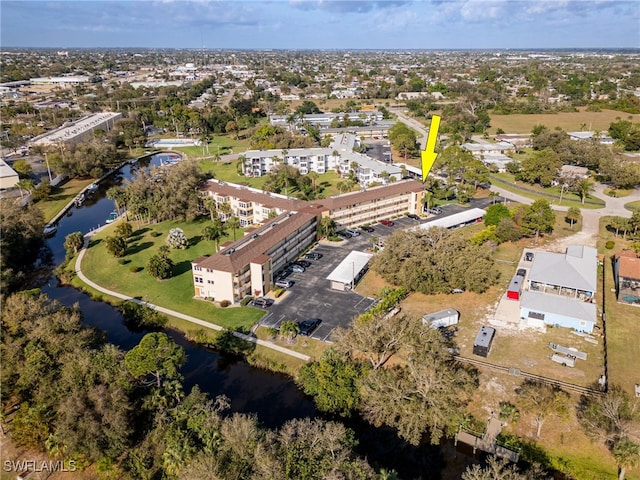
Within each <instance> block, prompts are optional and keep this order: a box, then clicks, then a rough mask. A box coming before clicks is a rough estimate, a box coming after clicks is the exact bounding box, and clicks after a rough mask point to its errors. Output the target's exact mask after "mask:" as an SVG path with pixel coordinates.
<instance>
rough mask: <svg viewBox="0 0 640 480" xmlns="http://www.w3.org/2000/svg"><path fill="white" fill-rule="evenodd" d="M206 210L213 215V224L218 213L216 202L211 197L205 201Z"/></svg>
mask: <svg viewBox="0 0 640 480" xmlns="http://www.w3.org/2000/svg"><path fill="white" fill-rule="evenodd" d="M204 208H206V209H207V211H208V212H209V214H210V215H211V221H212V222H213V221H214V219H215V214H216V212H217V206H216V201H215V200H214V199H213V198H211V197H207V198H206V199H205V200H204Z"/></svg>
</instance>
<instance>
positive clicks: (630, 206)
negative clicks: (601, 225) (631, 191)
mask: <svg viewBox="0 0 640 480" xmlns="http://www.w3.org/2000/svg"><path fill="white" fill-rule="evenodd" d="M624 208H626V209H627V210H631V211H632V212H634V211H636V210H640V200H636V201H635V202H629V203H626V204H625V205H624Z"/></svg>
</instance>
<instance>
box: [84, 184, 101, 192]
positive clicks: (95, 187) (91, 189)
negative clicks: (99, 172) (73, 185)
mask: <svg viewBox="0 0 640 480" xmlns="http://www.w3.org/2000/svg"><path fill="white" fill-rule="evenodd" d="M98 187H99V185H98V184H97V183H95V182H94V183H92V184H91V185H89V186H88V187H87V192H89V193H93V192H95V191H96V190H98Z"/></svg>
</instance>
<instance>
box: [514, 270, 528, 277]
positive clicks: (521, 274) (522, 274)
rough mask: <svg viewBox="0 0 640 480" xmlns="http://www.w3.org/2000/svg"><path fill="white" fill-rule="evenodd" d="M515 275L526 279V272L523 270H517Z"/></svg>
mask: <svg viewBox="0 0 640 480" xmlns="http://www.w3.org/2000/svg"><path fill="white" fill-rule="evenodd" d="M516 275H517V276H520V277H526V276H527V271H526V270H525V269H524V268H519V269H518V271H517V272H516Z"/></svg>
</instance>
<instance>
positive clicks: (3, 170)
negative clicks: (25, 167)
mask: <svg viewBox="0 0 640 480" xmlns="http://www.w3.org/2000/svg"><path fill="white" fill-rule="evenodd" d="M5 177H6V178H10V177H15V178H18V173H17V172H16V171H15V170H14V169H13V168H11V167H10V166H9V164H8V163H7V162H5V161H4V160H0V178H5Z"/></svg>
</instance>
